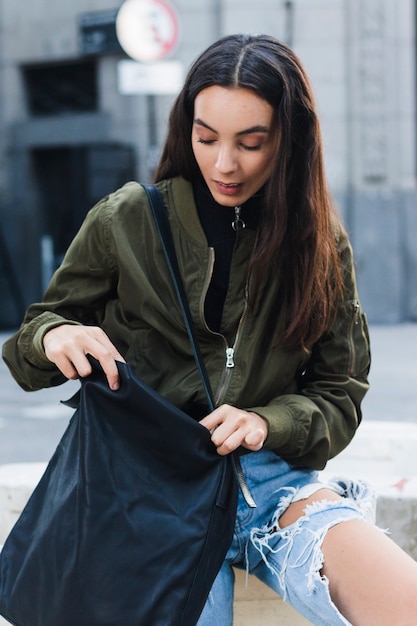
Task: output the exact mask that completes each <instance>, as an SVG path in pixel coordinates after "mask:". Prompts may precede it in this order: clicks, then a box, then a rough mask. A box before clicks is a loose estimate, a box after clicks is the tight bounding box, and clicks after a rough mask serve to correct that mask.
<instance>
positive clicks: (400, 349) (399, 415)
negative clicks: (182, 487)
mask: <svg viewBox="0 0 417 626" xmlns="http://www.w3.org/2000/svg"><path fill="white" fill-rule="evenodd" d="M10 334H11V333H4V332H3V333H0V343H1V344H3V342H4V341H5V340H6V338H7V337H8V336H9V335H10ZM371 347H372V368H371V376H370V381H371V391H370V392H369V393H368V395H367V396H366V398H365V401H364V403H363V412H364V421H367V420H378V421H404V422H414V423H417V357H416V348H417V324H401V325H394V326H371ZM77 388H78V383H76V382H73V381H69V382H67V383H66V384H65V385H62V386H60V387H57V388H54V389H45V390H41V391H36V392H32V393H27V392H24V391H23V390H21V389H20V388H19V387H18V385H17V384H16V383H15V382H14V380H13V379H12V377H11V375H10V373H9V371H8V369H7V368H6V366H5V364H4V362H3V361H1V362H0V465H1V464H5V463H13V462H18V463H25V462H31V461H46V460H47V459H49V458H50V456H51V454H52V452H53V451H54V449H55V446H56V444H57V443H58V441H59V438H60V436H61V434H62V433H63V431H64V429H65V427H66V425H67V423H68V420H69V418H70V416H71V414H72V411H71V409H69V408H67V407H65V406H63V405H62V404H60V400H65V399H68V398H69V397H71V395H72V394H73V393H74V392H75V390H76V389H77Z"/></svg>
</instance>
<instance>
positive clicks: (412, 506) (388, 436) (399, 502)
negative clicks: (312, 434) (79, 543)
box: [0, 421, 417, 626]
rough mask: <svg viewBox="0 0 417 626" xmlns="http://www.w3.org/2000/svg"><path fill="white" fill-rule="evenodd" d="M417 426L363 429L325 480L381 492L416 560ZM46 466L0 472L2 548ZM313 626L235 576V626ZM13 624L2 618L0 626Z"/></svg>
mask: <svg viewBox="0 0 417 626" xmlns="http://www.w3.org/2000/svg"><path fill="white" fill-rule="evenodd" d="M416 450H417V425H415V424H412V423H401V422H375V421H372V422H368V423H364V424H363V425H362V426H361V427H360V428H359V430H358V433H357V435H356V437H355V438H354V440H353V441H352V443H351V444H350V445H349V446H348V448H347V449H346V450H345V451H343V452H342V453H341V454H340V455H339V456H338V457H337V458H336V459H333V460H332V461H330V462H329V463H328V466H327V468H326V470H325V471H324V472H323V477H324V478H325V477H330V476H340V475H345V476H350V477H358V478H362V479H363V480H366V481H367V482H369V483H370V484H371V485H373V486H374V488H375V489H376V492H377V495H378V499H377V508H376V521H377V524H378V525H379V526H380V527H381V528H388V529H389V530H390V536H391V537H392V539H393V540H394V541H395V542H396V543H398V545H400V546H401V547H402V548H403V549H404V550H405V551H406V552H408V554H410V555H411V556H412V557H413V558H414V559H416V560H417V454H416V452H415V451H416ZM45 467H46V464H45V463H27V464H9V465H3V466H0V544H1V543H3V542H4V540H5V538H6V536H7V534H8V533H9V532H10V529H11V528H12V526H13V524H14V523H15V521H16V520H17V518H18V516H19V515H20V512H21V510H22V508H23V507H24V505H25V503H26V502H27V500H28V498H29V496H30V494H31V493H32V491H33V489H34V487H35V486H36V484H37V483H38V481H39V479H40V477H41V475H42V473H43V471H44V469H45ZM277 623H279V624H280V626H308V624H310V622H308V621H307V620H305V619H304V618H303V617H301V616H300V615H299V614H298V613H296V612H295V611H294V610H293V609H292V608H291V607H290V606H288V605H287V604H286V603H284V602H283V601H282V600H281V599H280V598H279V597H277V596H276V595H275V593H273V592H272V591H271V590H269V589H268V588H267V587H266V586H265V585H263V583H261V582H260V581H258V580H257V579H255V578H254V577H249V580H248V585H246V576H245V573H244V572H242V571H236V592H235V626H272V624H277ZM6 624H8V622H6V621H5V620H3V619H2V618H0V626H3V625H6Z"/></svg>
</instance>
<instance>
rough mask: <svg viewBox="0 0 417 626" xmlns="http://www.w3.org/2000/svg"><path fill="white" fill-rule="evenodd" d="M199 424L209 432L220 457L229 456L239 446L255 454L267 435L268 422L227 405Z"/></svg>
mask: <svg viewBox="0 0 417 626" xmlns="http://www.w3.org/2000/svg"><path fill="white" fill-rule="evenodd" d="M200 424H202V425H203V426H205V427H206V428H207V429H208V430H210V431H211V433H212V434H211V440H212V442H213V443H214V445H215V446H216V448H217V452H218V453H219V454H221V455H226V454H229V453H230V452H233V450H236V448H239V446H243V447H244V448H247V449H248V450H251V451H252V452H256V451H257V450H260V449H261V448H262V446H263V445H264V441H265V439H266V437H267V435H268V422H267V421H266V420H265V419H264V418H263V417H261V416H260V415H258V414H257V413H251V412H250V411H244V410H243V409H237V408H236V407H233V406H230V405H228V404H222V405H221V406H219V407H218V408H217V409H215V410H214V411H213V413H210V415H207V416H206V417H204V418H203V419H202V420H201V421H200Z"/></svg>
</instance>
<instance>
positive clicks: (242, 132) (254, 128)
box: [194, 117, 269, 137]
mask: <svg viewBox="0 0 417 626" xmlns="http://www.w3.org/2000/svg"><path fill="white" fill-rule="evenodd" d="M194 124H198V125H199V126H203V127H204V128H207V130H211V132H213V133H216V134H217V130H216V129H214V128H212V127H211V126H209V125H208V124H206V123H205V122H203V120H201V119H200V118H198V117H196V118H195V120H194ZM252 133H269V128H268V126H263V125H262V124H256V125H255V126H251V127H250V128H245V130H240V131H239V132H238V133H236V135H237V136H238V137H241V136H242V135H250V134H252Z"/></svg>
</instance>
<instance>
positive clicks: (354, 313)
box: [352, 300, 360, 324]
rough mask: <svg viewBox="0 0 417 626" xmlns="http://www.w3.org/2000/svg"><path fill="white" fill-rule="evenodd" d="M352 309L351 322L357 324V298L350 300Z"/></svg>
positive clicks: (358, 309)
mask: <svg viewBox="0 0 417 626" xmlns="http://www.w3.org/2000/svg"><path fill="white" fill-rule="evenodd" d="M352 309H353V323H354V324H359V312H360V306H359V302H358V301H357V300H353V301H352Z"/></svg>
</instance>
